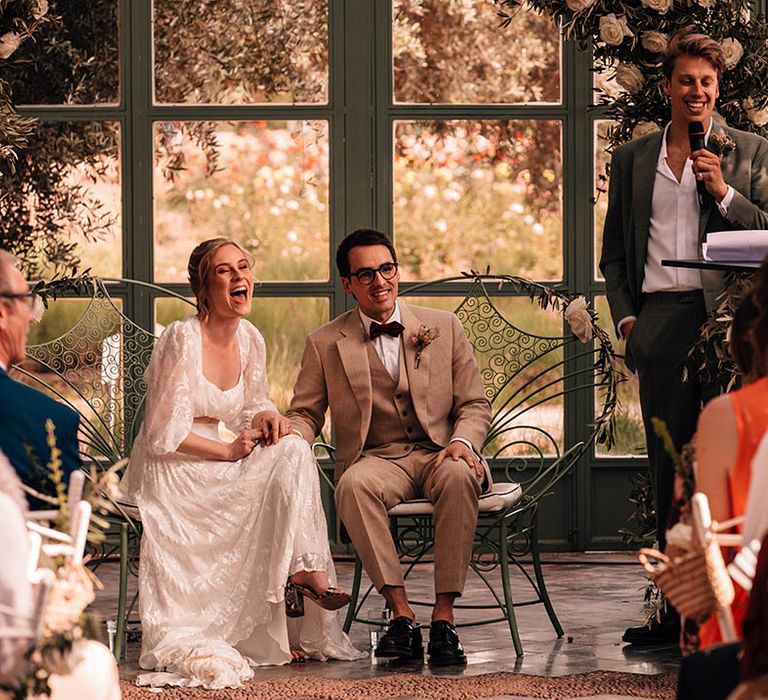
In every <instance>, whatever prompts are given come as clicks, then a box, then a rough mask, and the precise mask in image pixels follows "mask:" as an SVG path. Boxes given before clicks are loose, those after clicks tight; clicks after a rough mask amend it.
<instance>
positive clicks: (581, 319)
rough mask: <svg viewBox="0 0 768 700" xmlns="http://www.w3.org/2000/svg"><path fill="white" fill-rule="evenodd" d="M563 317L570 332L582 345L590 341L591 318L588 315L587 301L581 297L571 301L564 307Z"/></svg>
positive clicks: (591, 333) (591, 330) (591, 332)
mask: <svg viewBox="0 0 768 700" xmlns="http://www.w3.org/2000/svg"><path fill="white" fill-rule="evenodd" d="M564 316H565V320H566V321H568V325H569V326H570V327H571V331H572V332H573V334H574V335H575V336H576V337H577V338H578V339H579V340H580V341H581V342H582V343H588V342H589V341H590V340H592V335H593V327H592V317H591V316H590V315H589V310H588V304H587V300H586V299H585V298H584V297H583V296H578V297H576V298H575V299H573V300H571V302H570V303H569V304H568V306H566V307H565V314H564Z"/></svg>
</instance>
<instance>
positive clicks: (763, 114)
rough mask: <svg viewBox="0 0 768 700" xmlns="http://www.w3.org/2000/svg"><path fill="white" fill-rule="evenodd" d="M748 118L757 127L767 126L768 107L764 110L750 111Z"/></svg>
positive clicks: (748, 111)
mask: <svg viewBox="0 0 768 700" xmlns="http://www.w3.org/2000/svg"><path fill="white" fill-rule="evenodd" d="M747 118H748V119H749V121H751V122H752V123H753V124H754V125H755V126H765V125H766V124H768V107H765V108H764V109H748V110H747Z"/></svg>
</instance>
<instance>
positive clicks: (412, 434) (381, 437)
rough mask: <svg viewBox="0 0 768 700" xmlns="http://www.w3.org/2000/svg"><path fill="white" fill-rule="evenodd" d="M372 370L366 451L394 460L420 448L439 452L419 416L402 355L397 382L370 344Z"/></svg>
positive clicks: (401, 354)
mask: <svg viewBox="0 0 768 700" xmlns="http://www.w3.org/2000/svg"><path fill="white" fill-rule="evenodd" d="M367 345H368V347H367V350H368V361H369V363H370V367H371V386H372V388H373V391H372V407H371V425H370V427H369V428H368V435H367V436H366V440H365V447H364V451H365V452H367V453H368V454H375V455H377V456H381V457H387V458H390V459H394V458H397V457H403V456H405V455H407V454H409V453H410V452H411V451H412V450H413V448H414V447H416V446H417V445H419V446H423V447H428V448H430V449H435V450H438V449H439V447H437V446H436V445H435V444H434V443H433V442H432V441H431V440H430V439H429V437H427V434H426V432H425V431H424V428H423V427H422V425H421V423H420V422H419V419H418V418H417V416H416V411H415V410H414V408H413V401H412V399H411V389H410V386H409V384H408V372H407V371H406V369H405V363H404V360H403V355H404V353H403V352H402V350H401V352H400V378H399V379H398V381H397V382H395V380H394V379H393V378H392V376H391V375H390V373H389V372H387V369H386V367H384V363H383V362H382V361H381V358H380V357H379V354H378V353H377V352H376V349H375V348H374V347H373V343H368V344H367Z"/></svg>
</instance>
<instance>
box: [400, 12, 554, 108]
mask: <svg viewBox="0 0 768 700" xmlns="http://www.w3.org/2000/svg"><path fill="white" fill-rule="evenodd" d="M496 10H497V8H496V7H495V5H494V4H493V3H492V2H466V0H439V1H435V0H395V2H394V3H393V12H394V15H393V16H394V22H393V26H392V57H393V62H394V65H393V69H394V99H395V102H401V103H402V102H410V103H414V102H416V103H435V102H442V103H503V104H509V103H521V102H559V101H560V31H559V29H558V27H557V26H556V25H555V24H554V23H553V22H552V21H551V20H550V19H549V18H548V17H543V16H541V15H539V14H537V13H535V12H533V11H532V10H529V9H527V8H525V7H523V8H521V9H520V11H518V12H517V13H516V14H515V17H514V19H513V20H512V22H511V24H510V25H509V26H507V27H506V28H503V29H502V28H501V27H500V26H499V18H498V16H497V14H496Z"/></svg>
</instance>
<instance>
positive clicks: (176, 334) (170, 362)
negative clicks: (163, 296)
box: [143, 321, 201, 455]
mask: <svg viewBox="0 0 768 700" xmlns="http://www.w3.org/2000/svg"><path fill="white" fill-rule="evenodd" d="M195 339H196V338H195V329H194V326H193V324H192V323H191V322H190V321H176V322H174V323H172V324H171V325H170V326H168V328H166V330H165V332H164V333H163V334H162V335H161V336H160V338H159V340H158V341H157V344H156V345H155V349H154V352H153V353H152V359H151V360H150V362H149V366H148V367H147V371H146V373H145V375H144V376H145V379H146V382H147V405H146V410H145V413H144V426H143V429H144V435H145V438H146V443H147V447H148V449H149V451H150V452H151V453H152V454H155V455H161V454H168V453H170V452H175V451H176V450H177V448H178V447H179V445H180V444H181V443H182V442H183V440H184V438H186V437H187V435H189V432H190V430H191V429H192V420H193V419H194V417H195V416H194V403H193V391H194V387H195V383H194V381H193V379H192V377H194V376H196V375H199V373H200V372H201V369H200V357H199V355H200V353H199V349H198V345H199V344H198V343H195Z"/></svg>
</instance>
